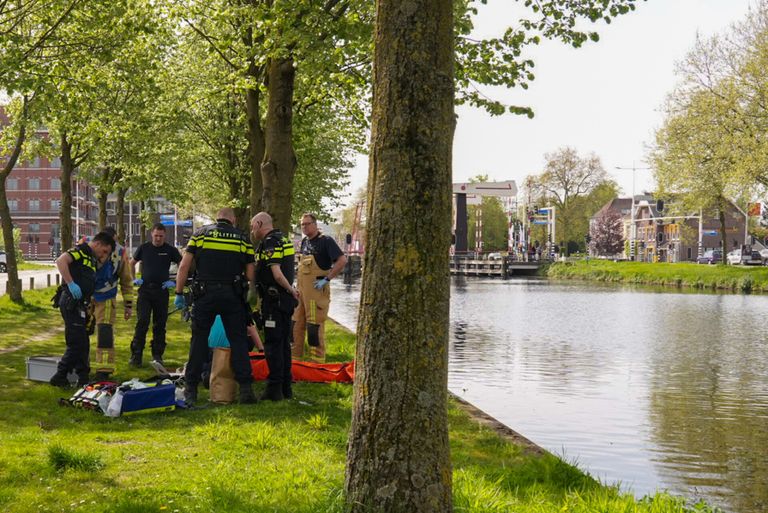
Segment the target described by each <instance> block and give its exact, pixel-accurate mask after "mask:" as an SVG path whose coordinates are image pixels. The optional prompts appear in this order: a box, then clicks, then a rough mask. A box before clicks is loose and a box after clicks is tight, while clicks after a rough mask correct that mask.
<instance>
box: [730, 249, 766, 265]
mask: <svg viewBox="0 0 768 513" xmlns="http://www.w3.org/2000/svg"><path fill="white" fill-rule="evenodd" d="M726 259H727V260H728V263H729V264H730V265H762V263H763V259H762V257H761V256H760V252H759V251H746V252H742V251H741V250H740V249H734V250H733V251H731V252H730V253H728V255H727V256H726Z"/></svg>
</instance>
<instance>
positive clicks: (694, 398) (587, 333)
mask: <svg viewBox="0 0 768 513" xmlns="http://www.w3.org/2000/svg"><path fill="white" fill-rule="evenodd" d="M451 294H452V298H451V328H452V329H451V332H452V333H451V340H450V356H449V388H450V389H451V391H452V392H454V393H456V394H457V395H459V396H461V397H463V398H465V399H467V400H468V401H470V402H471V403H473V404H475V405H476V406H477V407H479V408H480V409H482V410H484V411H486V412H488V413H489V414H491V415H492V416H494V417H496V418H497V419H498V420H499V421H501V422H502V423H504V424H506V425H508V426H509V427H511V428H512V429H514V430H516V431H518V432H520V433H521V434H523V435H524V436H526V437H527V438H530V439H531V440H533V441H534V442H536V443H537V444H539V445H541V446H542V447H545V448H546V449H548V450H550V451H551V452H554V453H556V454H559V455H561V456H563V457H564V458H565V459H566V460H568V461H571V462H576V463H577V464H578V465H579V466H580V467H581V468H582V469H585V470H587V471H588V472H590V473H591V474H592V475H593V476H596V477H598V478H600V479H601V480H602V481H603V482H607V483H616V482H619V483H621V486H622V489H624V490H627V491H632V492H634V493H635V494H636V495H638V496H642V495H645V494H648V493H653V492H654V491H656V490H668V491H670V492H671V493H674V494H678V495H682V496H685V497H689V498H692V499H699V498H704V499H706V500H707V501H708V502H709V503H710V504H715V505H718V506H720V507H722V508H723V509H725V510H726V511H729V512H733V513H752V512H768V458H767V457H766V456H768V343H766V333H768V332H766V322H765V319H766V314H767V313H768V296H756V295H755V296H749V295H726V294H692V293H679V292H668V291H665V292H662V291H654V290H650V289H632V288H621V287H609V286H592V285H583V284H571V283H565V284H550V283H549V282H547V281H544V280H539V279H512V280H508V281H500V280H490V279H489V280H484V279H462V278H456V279H455V281H454V282H453V286H452V289H451ZM359 296H360V292H359V285H355V286H352V287H344V286H343V285H342V284H338V285H337V284H336V283H335V282H334V291H333V303H332V306H331V317H333V318H334V319H336V320H337V321H339V322H341V323H342V324H344V325H346V326H348V327H350V328H352V329H355V328H356V322H357V307H358V301H359Z"/></svg>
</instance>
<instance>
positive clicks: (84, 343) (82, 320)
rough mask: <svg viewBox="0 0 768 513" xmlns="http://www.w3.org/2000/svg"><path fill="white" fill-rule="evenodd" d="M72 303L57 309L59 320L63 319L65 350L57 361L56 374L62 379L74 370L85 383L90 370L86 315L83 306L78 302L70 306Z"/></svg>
mask: <svg viewBox="0 0 768 513" xmlns="http://www.w3.org/2000/svg"><path fill="white" fill-rule="evenodd" d="M73 302H74V300H72V299H70V300H69V302H65V304H62V305H61V307H60V308H59V311H60V312H61V318H62V319H64V341H65V342H66V344H67V348H66V350H65V351H64V356H62V357H61V360H59V364H58V367H57V368H56V374H58V375H59V376H60V377H64V376H66V375H67V374H69V371H71V370H74V371H75V372H76V373H77V376H78V378H80V381H87V380H88V373H89V372H90V370H91V367H90V363H89V358H88V357H89V352H90V340H89V339H88V332H87V331H86V321H87V319H88V314H87V312H86V310H87V309H86V307H85V305H83V304H82V303H80V302H77V303H75V304H72V303H73Z"/></svg>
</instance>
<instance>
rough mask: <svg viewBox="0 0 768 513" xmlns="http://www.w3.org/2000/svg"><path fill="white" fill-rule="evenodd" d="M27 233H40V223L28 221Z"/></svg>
mask: <svg viewBox="0 0 768 513" xmlns="http://www.w3.org/2000/svg"><path fill="white" fill-rule="evenodd" d="M29 233H40V223H29Z"/></svg>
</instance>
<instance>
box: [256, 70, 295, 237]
mask: <svg viewBox="0 0 768 513" xmlns="http://www.w3.org/2000/svg"><path fill="white" fill-rule="evenodd" d="M295 78H296V70H294V69H293V59H272V60H271V61H270V63H269V71H268V81H269V82H268V84H267V88H268V90H269V104H268V107H267V120H266V123H265V124H266V130H265V132H266V138H265V142H266V146H265V149H264V162H263V163H262V165H261V181H262V186H263V193H262V199H261V208H262V209H264V210H266V211H267V212H269V213H270V214H271V215H272V218H273V220H274V224H275V227H277V228H280V229H281V230H282V231H283V233H290V228H291V201H292V199H293V176H294V174H295V173H296V154H295V153H294V151H293V85H294V80H295Z"/></svg>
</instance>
